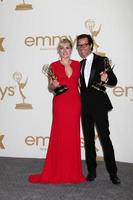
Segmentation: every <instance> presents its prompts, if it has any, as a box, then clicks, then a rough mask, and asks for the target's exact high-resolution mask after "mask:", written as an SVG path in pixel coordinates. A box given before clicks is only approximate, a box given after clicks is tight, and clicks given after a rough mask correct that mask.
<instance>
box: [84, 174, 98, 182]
mask: <svg viewBox="0 0 133 200" xmlns="http://www.w3.org/2000/svg"><path fill="white" fill-rule="evenodd" d="M95 178H96V174H88V176H87V177H86V180H87V181H94V180H95Z"/></svg>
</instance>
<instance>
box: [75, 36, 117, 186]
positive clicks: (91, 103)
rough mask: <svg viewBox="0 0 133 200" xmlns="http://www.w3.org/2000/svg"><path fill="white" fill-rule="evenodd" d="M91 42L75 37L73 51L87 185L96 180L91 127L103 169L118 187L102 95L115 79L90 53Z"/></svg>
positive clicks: (108, 105) (100, 59) (101, 60)
mask: <svg viewBox="0 0 133 200" xmlns="http://www.w3.org/2000/svg"><path fill="white" fill-rule="evenodd" d="M93 44H94V42H93V39H92V37H91V36H90V35H87V34H82V35H79V36H77V50H78V53H79V55H80V56H81V58H83V60H82V61H81V75H80V85H81V87H80V89H81V101H82V127H83V134H84V140H85V154H86V163H87V169H88V176H87V178H86V179H87V180H88V181H93V180H94V179H95V178H96V167H97V163H96V149H95V127H96V129H97V131H98V136H99V139H100V142H101V145H102V149H103V154H104V160H105V165H106V168H107V171H108V173H109V176H110V180H111V181H112V183H113V184H120V179H119V178H118V176H117V166H116V162H115V155H114V149H113V146H112V142H111V139H110V136H109V135H110V131H109V121H108V111H110V110H111V109H112V108H113V107H112V104H111V102H110V100H109V97H108V95H107V93H106V87H105V86H106V85H109V86H112V87H113V86H115V85H116V84H117V78H116V76H115V74H114V73H113V70H112V69H111V67H110V68H108V69H109V70H107V71H105V67H106V66H105V65H106V63H105V60H107V58H106V57H102V56H99V55H96V54H95V53H92V50H93Z"/></svg>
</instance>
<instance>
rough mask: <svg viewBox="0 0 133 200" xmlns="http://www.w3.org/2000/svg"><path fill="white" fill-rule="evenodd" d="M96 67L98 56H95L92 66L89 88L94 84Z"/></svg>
mask: <svg viewBox="0 0 133 200" xmlns="http://www.w3.org/2000/svg"><path fill="white" fill-rule="evenodd" d="M96 65H97V59H96V55H95V54H94V59H93V62H92V66H91V72H90V78H89V82H88V86H90V85H91V84H92V82H93V79H94V76H95V74H96Z"/></svg>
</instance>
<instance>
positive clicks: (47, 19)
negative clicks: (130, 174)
mask: <svg viewBox="0 0 133 200" xmlns="http://www.w3.org/2000/svg"><path fill="white" fill-rule="evenodd" d="M132 13H133V1H132V0H126V1H124V0H117V1H116V0H112V1H107V0H100V1H99V0H93V1H90V0H78V1H77V0H73V1H71V0H67V1H63V0H56V1H53V0H25V1H22V0H0V156H8V157H29V158H31V157H32V158H45V155H46V151H47V147H48V143H49V136H50V127H51V121H52V110H51V108H52V94H51V93H49V92H48V90H47V77H46V76H45V75H44V74H43V73H42V67H43V65H44V64H46V65H47V64H50V63H51V62H53V61H55V60H57V59H58V54H57V50H56V47H57V44H58V42H59V40H60V39H61V38H68V39H70V40H71V41H72V43H73V46H74V47H73V53H72V58H73V59H76V60H80V57H79V56H78V53H77V51H76V47H75V40H76V36H77V35H78V34H81V33H87V34H91V35H92V37H93V39H94V42H95V46H94V52H95V53H97V54H100V55H106V56H108V57H109V58H110V59H111V60H112V64H113V65H115V67H114V72H115V74H116V75H117V77H118V85H117V86H116V87H115V88H109V89H108V90H107V91H108V94H109V96H110V98H111V100H112V103H113V106H114V109H113V111H111V112H110V113H109V120H110V131H111V139H112V141H113V145H114V148H115V154H116V160H117V161H122V162H131V163H132V162H133V150H132V146H133V134H132V129H133V121H132V114H133V81H132V74H133V67H132V57H133V55H132V53H133V14H132ZM62 116H63V113H62ZM96 149H97V156H98V158H102V157H103V154H102V149H101V146H100V142H99V139H98V137H97V133H96ZM81 152H82V159H84V140H83V136H82V131H81Z"/></svg>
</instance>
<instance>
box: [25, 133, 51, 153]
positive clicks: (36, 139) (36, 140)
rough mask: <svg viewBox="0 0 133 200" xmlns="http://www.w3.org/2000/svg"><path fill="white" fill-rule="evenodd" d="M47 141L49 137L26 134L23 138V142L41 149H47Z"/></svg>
mask: <svg viewBox="0 0 133 200" xmlns="http://www.w3.org/2000/svg"><path fill="white" fill-rule="evenodd" d="M48 143H49V137H48V136H46V137H42V136H27V137H26V138H25V144H26V145H28V146H33V145H35V146H39V147H40V149H41V150H43V149H45V150H46V149H47V147H48Z"/></svg>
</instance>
